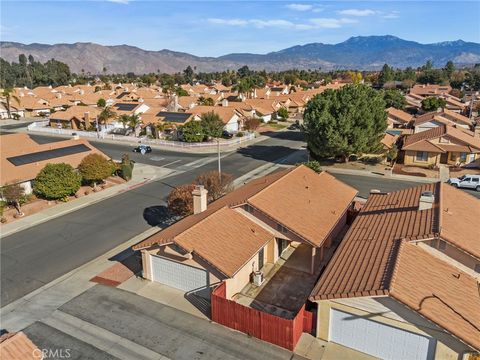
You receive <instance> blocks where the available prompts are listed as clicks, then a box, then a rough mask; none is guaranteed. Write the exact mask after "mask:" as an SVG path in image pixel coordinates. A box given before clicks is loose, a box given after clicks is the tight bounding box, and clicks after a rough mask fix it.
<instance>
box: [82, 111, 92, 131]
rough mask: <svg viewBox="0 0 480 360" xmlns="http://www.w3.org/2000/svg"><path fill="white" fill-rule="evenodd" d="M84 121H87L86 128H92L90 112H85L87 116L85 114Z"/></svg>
mask: <svg viewBox="0 0 480 360" xmlns="http://www.w3.org/2000/svg"><path fill="white" fill-rule="evenodd" d="M83 119H84V120H85V128H87V129H88V128H89V127H90V113H89V112H88V111H85V114H83Z"/></svg>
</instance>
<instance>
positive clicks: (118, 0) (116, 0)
mask: <svg viewBox="0 0 480 360" xmlns="http://www.w3.org/2000/svg"><path fill="white" fill-rule="evenodd" d="M107 1H108V2H112V3H116V4H124V5H128V3H130V1H131V0H107Z"/></svg>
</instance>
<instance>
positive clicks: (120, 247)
mask: <svg viewBox="0 0 480 360" xmlns="http://www.w3.org/2000/svg"><path fill="white" fill-rule="evenodd" d="M160 230H162V229H161V228H159V227H151V228H149V229H147V230H145V231H144V232H142V233H140V234H138V235H135V236H134V237H132V238H130V239H129V240H127V241H125V242H123V243H121V244H119V245H117V246H115V247H114V248H113V249H110V250H108V251H106V252H105V253H103V254H101V255H99V256H97V257H96V258H94V259H92V260H90V261H88V262H86V263H85V264H83V265H80V266H78V267H76V268H75V269H72V270H70V271H69V272H67V273H65V274H63V275H61V276H59V277H58V278H56V279H54V280H52V281H50V282H49V283H47V284H45V285H43V286H41V287H39V288H38V289H35V290H33V291H31V292H30V293H28V294H26V295H24V296H22V297H21V298H19V299H17V300H14V301H13V302H11V303H10V304H7V305H5V306H3V307H2V308H0V310H1V314H2V315H4V314H5V313H10V312H12V311H16V307H18V306H21V305H22V304H24V303H26V302H29V301H30V299H32V298H33V297H35V296H37V295H39V294H41V293H42V292H44V291H47V290H48V289H50V288H52V287H54V286H55V285H57V284H59V283H61V282H62V281H65V280H67V279H68V278H70V277H72V276H73V275H75V274H76V273H79V272H81V271H83V270H85V269H86V268H87V267H88V266H90V265H92V264H94V263H95V262H97V261H102V260H108V259H109V258H111V257H113V256H115V255H118V254H119V253H121V252H122V251H124V250H126V249H129V248H131V247H132V246H133V245H135V244H137V243H139V242H140V241H143V240H145V239H146V238H148V237H150V236H152V235H154V234H156V233H157V232H159V231H160ZM108 265H110V264H108ZM89 283H90V282H89ZM91 285H92V286H95V283H91Z"/></svg>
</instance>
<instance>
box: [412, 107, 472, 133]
mask: <svg viewBox="0 0 480 360" xmlns="http://www.w3.org/2000/svg"><path fill="white" fill-rule="evenodd" d="M443 125H452V126H455V127H458V128H463V129H467V130H470V128H471V127H472V121H470V119H469V118H468V117H466V116H463V115H460V114H457V113H456V112H454V111H451V110H448V109H446V108H445V109H439V110H438V111H432V112H428V113H425V114H423V115H420V116H416V117H415V118H414V119H413V121H412V126H413V128H414V131H415V132H416V133H418V132H422V131H426V130H430V129H432V128H434V127H437V126H443Z"/></svg>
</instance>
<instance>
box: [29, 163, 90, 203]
mask: <svg viewBox="0 0 480 360" xmlns="http://www.w3.org/2000/svg"><path fill="white" fill-rule="evenodd" d="M81 181H82V177H81V176H80V174H79V173H78V172H77V171H75V169H74V168H73V167H72V166H70V165H69V164H65V163H60V164H47V165H46V166H45V167H44V168H43V169H42V170H41V171H40V172H39V173H38V175H37V178H36V179H35V182H34V185H33V190H34V192H35V194H37V195H39V196H40V197H42V198H45V199H47V200H57V199H64V198H66V197H67V196H70V195H73V194H75V193H76V192H77V191H78V189H80V186H81Z"/></svg>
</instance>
